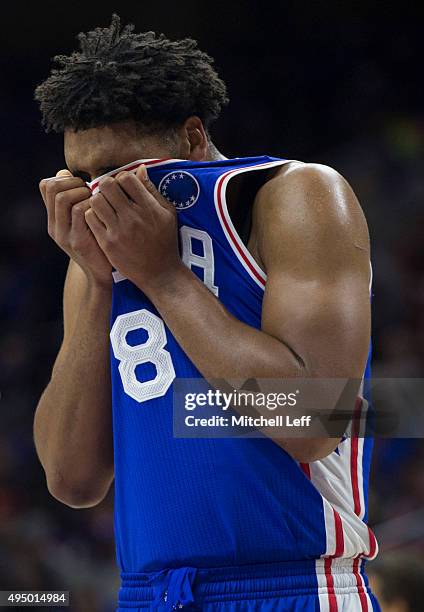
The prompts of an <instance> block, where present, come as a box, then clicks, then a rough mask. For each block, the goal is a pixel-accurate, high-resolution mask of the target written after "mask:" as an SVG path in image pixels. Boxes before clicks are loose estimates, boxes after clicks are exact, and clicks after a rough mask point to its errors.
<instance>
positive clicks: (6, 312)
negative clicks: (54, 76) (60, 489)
mask: <svg viewBox="0 0 424 612" xmlns="http://www.w3.org/2000/svg"><path fill="white" fill-rule="evenodd" d="M115 10H116V11H117V12H119V13H120V15H121V17H122V18H123V19H124V20H125V21H129V22H133V23H135V24H136V26H137V29H138V30H156V31H163V32H164V33H166V34H167V35H168V36H169V37H171V38H178V37H185V36H191V37H193V38H196V39H197V40H198V41H199V44H200V46H201V48H202V49H204V50H205V51H208V52H209V53H210V54H211V55H212V56H213V57H214V58H215V60H216V64H217V66H218V69H219V71H220V74H221V76H222V77H223V78H224V80H225V81H226V82H227V84H228V88H229V93H230V98H231V103H230V105H229V107H228V108H227V109H226V110H225V112H224V115H223V117H222V119H221V121H219V122H218V123H217V125H216V127H215V130H214V131H213V137H214V140H215V142H216V144H217V145H218V147H219V148H220V149H221V150H222V151H223V152H224V154H226V155H227V156H245V155H249V154H252V155H260V154H270V155H278V156H281V157H290V158H295V159H301V160H304V161H316V162H322V163H326V164H329V165H332V166H334V167H335V168H336V169H338V170H339V171H340V172H341V173H342V174H343V175H344V176H345V177H346V178H347V179H348V180H349V181H350V183H351V184H352V186H353V188H354V189H355V191H356V193H357V195H358V197H359V199H360V202H361V204H362V206H363V208H364V210H365V214H366V216H367V219H368V223H369V226H370V232H371V240H372V260H373V266H374V289H373V336H374V374H375V375H377V376H390V377H419V376H421V375H422V372H423V369H424V368H423V366H424V270H423V255H424V241H423V236H424V231H423V229H424V207H423V199H424V178H423V177H424V172H423V169H424V88H423V82H422V58H423V53H422V32H423V17H422V13H421V11H420V9H419V8H418V4H416V5H415V8H414V5H412V4H411V5H408V3H407V2H404V3H402V4H401V5H397V7H396V5H395V7H394V8H393V7H391V6H390V5H389V4H387V3H380V2H353V1H346V2H320V1H315V2H314V1H309V0H304V1H303V2H269V3H266V2H260V3H259V2H257V1H254V0H249V1H244V2H243V1H240V2H232V3H229V2H227V3H220V2H209V3H204V2H202V3H200V2H195V1H194V0H190V1H182V2H178V3H170V2H165V3H163V2H162V3H137V4H136V3H132V4H131V3H129V2H124V1H122V2H119V3H115V4H112V3H110V2H108V1H107V0H105V1H104V2H102V3H97V4H95V3H88V2H87V3H85V5H84V7H83V8H82V7H81V5H78V4H76V3H71V4H61V3H53V2H51V3H47V2H46V3H43V2H40V3H34V4H32V5H29V4H28V5H27V6H24V5H21V4H20V5H19V6H17V7H16V8H14V7H13V6H12V5H9V6H8V8H6V7H5V8H4V12H3V9H2V21H3V24H2V35H1V43H0V44H1V54H0V65H1V75H2V79H1V97H0V108H1V117H2V120H1V171H2V173H1V205H0V215H1V224H0V245H1V263H0V282H1V287H2V291H1V294H0V313H1V315H0V316H1V337H0V378H1V386H0V389H1V404H0V409H1V412H0V415H1V416H0V588H1V589H56V588H57V589H66V590H70V591H71V597H72V599H71V601H72V606H71V609H72V610H73V611H74V612H86V611H90V612H109V611H111V610H113V609H114V603H115V596H116V590H117V588H118V575H117V571H116V569H115V561H114V541H113V523H112V520H113V516H112V502H113V499H112V495H110V496H109V497H108V499H107V500H105V501H104V502H103V503H102V504H101V505H100V506H98V507H96V508H93V509H90V510H79V511H74V510H71V509H69V508H66V507H65V506H63V505H61V504H59V503H58V502H56V501H55V500H53V499H52V498H51V497H50V496H49V494H48V492H47V489H46V486H45V482H44V476H43V472H42V469H41V467H40V465H39V463H38V461H37V459H36V456H35V451H34V446H33V442H32V419H33V413H34V410H35V407H36V403H37V400H38V397H39V395H40V393H41V390H42V389H43V387H44V386H45V384H46V383H47V381H48V376H49V373H50V369H51V365H52V362H53V359H54V357H55V355H56V352H57V349H58V347H59V344H60V341H61V336H62V323H61V316H62V313H61V293H62V285H63V280H64V274H65V269H66V265H67V261H66V258H65V256H64V255H63V254H62V253H61V251H60V250H59V249H58V248H57V247H56V246H55V245H54V243H53V242H52V241H51V240H50V239H49V237H48V236H47V231H46V218H45V210H44V206H43V204H42V201H41V198H40V197H39V194H38V181H39V179H40V178H42V177H45V176H50V175H52V174H54V173H55V172H56V171H57V169H59V168H61V167H63V165H64V162H63V154H62V143H61V138H60V137H59V136H55V135H48V136H46V135H45V134H44V133H43V131H42V129H41V127H40V123H39V115H38V109H37V107H36V105H35V103H34V102H33V89H34V87H35V85H36V84H38V83H39V82H40V81H41V80H42V79H43V78H44V77H45V76H46V75H47V72H48V70H49V59H50V58H51V57H52V56H53V55H55V54H56V53H68V52H70V51H71V50H72V49H73V48H74V45H75V35H76V34H77V33H78V32H79V31H81V30H88V29H91V28H93V27H94V26H97V25H102V26H106V25H108V24H109V20H110V16H111V13H112V12H113V11H115ZM423 459H424V442H423V440H421V439H417V440H412V439H411V440H409V439H404V440H397V441H396V440H380V441H377V443H376V452H375V458H374V464H373V479H372V487H371V492H370V522H371V524H372V525H373V526H374V527H375V531H376V533H377V536H378V537H379V539H380V548H381V553H380V558H379V561H376V562H375V563H374V564H373V566H374V567H375V568H376V569H375V570H372V567H370V573H373V574H376V577H375V580H376V584H378V586H377V590H378V592H379V593H382V603H383V611H384V610H390V611H391V612H408V611H413V612H416V611H419V610H423V609H424V593H423V589H424V569H423V568H424V469H423V468H424V461H423Z"/></svg>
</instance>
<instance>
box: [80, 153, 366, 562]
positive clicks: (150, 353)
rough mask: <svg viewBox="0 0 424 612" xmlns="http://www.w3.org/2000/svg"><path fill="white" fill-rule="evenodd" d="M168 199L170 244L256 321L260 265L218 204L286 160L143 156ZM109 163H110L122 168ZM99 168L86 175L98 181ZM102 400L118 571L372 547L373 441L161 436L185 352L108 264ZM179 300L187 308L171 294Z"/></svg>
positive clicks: (230, 305)
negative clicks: (108, 395) (289, 445)
mask: <svg viewBox="0 0 424 612" xmlns="http://www.w3.org/2000/svg"><path fill="white" fill-rule="evenodd" d="M140 163H144V164H145V166H146V168H147V170H148V174H149V177H150V179H151V180H152V182H153V183H154V184H155V185H156V187H157V188H158V190H159V191H160V193H161V194H162V195H164V196H165V197H166V198H168V200H169V201H171V202H172V203H173V204H174V206H175V207H176V209H177V215H178V227H179V233H180V245H181V257H182V259H183V261H184V263H185V264H186V265H187V266H188V267H189V268H191V269H192V271H193V272H194V273H195V274H196V275H198V276H199V278H200V279H201V280H202V281H203V282H204V283H205V284H206V286H207V287H208V288H209V289H210V291H211V292H212V293H213V294H214V295H215V296H216V297H217V298H218V299H219V300H220V301H221V302H222V303H223V305H224V306H225V307H226V308H227V309H228V310H229V311H230V312H231V313H232V314H233V315H234V316H235V317H237V318H238V319H239V320H241V321H243V322H244V323H246V324H247V325H250V326H252V327H255V328H260V324H261V309H262V300H263V293H264V287H265V283H266V275H265V273H264V271H263V270H261V269H260V267H259V266H258V264H257V263H256V261H255V260H254V259H253V257H252V256H251V254H250V253H249V251H248V250H247V248H246V246H245V245H244V244H243V242H242V240H241V239H240V237H239V235H238V234H237V232H236V229H235V227H234V225H233V222H232V220H231V218H230V216H229V213H228V208H227V202H226V190H227V185H228V183H229V182H230V181H231V179H232V178H233V177H235V176H237V175H238V174H240V173H246V172H255V171H258V170H264V169H266V168H273V167H276V166H281V165H283V164H285V163H287V160H282V159H276V158H270V157H251V158H236V159H230V160H220V161H213V162H192V161H182V160H172V159H171V160H143V162H142V161H138V162H134V164H129V165H128V166H126V167H124V168H123V169H126V170H133V169H134V170H135V169H136V168H137V167H138V166H139V165H140ZM119 170H122V168H120V169H119ZM98 182H99V179H96V180H95V181H93V182H92V183H90V184H89V186H90V188H91V189H92V190H93V191H96V188H97V185H98ZM113 277H114V284H113V305H112V319H111V334H110V338H111V368H112V369H111V372H112V393H113V399H112V409H113V434H114V449H115V534H116V546H117V557H118V562H119V565H120V568H121V571H122V572H126V573H128V572H143V571H154V570H160V569H162V568H164V567H178V566H182V565H184V566H195V567H200V568H201V567H222V566H234V565H245V564H260V563H272V562H278V561H292V560H293V561H295V560H305V561H310V563H311V564H312V565H313V564H314V563H316V562H317V560H320V559H322V558H323V557H324V558H333V557H344V558H349V559H352V565H354V564H355V563H357V562H358V559H359V558H360V557H363V558H365V557H368V558H371V557H374V556H375V554H376V548H377V546H376V542H375V539H374V536H373V534H372V532H370V530H369V528H368V527H367V525H366V518H367V509H366V507H367V488H368V473H369V464H370V455H371V445H372V441H371V440H370V439H363V438H362V439H355V438H346V439H345V440H343V442H341V443H340V444H339V446H338V448H337V449H336V451H334V452H333V453H331V455H329V456H328V457H326V458H325V459H322V460H320V461H316V462H314V463H312V464H310V465H299V464H298V463H297V462H296V461H295V460H294V459H292V457H290V456H289V455H288V454H287V453H286V452H285V451H284V450H282V449H281V448H280V447H279V446H277V445H276V444H275V443H274V442H272V441H271V440H269V439H266V438H226V439H223V438H210V439H204V438H203V439H194V438H190V439H183V438H176V437H174V436H173V414H172V411H173V395H172V394H173V389H172V383H173V381H174V380H175V379H176V378H179V377H181V378H199V377H200V376H201V375H200V373H199V371H198V370H197V369H196V367H195V365H194V364H193V363H192V362H191V361H190V359H189V358H188V357H187V356H186V354H185V353H184V352H183V350H182V349H181V348H180V346H179V345H178V343H177V342H176V340H175V338H174V337H173V335H172V334H171V332H170V331H169V329H168V328H167V326H166V325H165V323H164V321H163V320H162V319H161V317H160V316H159V313H158V312H157V310H156V309H155V307H154V306H153V304H152V303H151V302H150V301H149V300H148V299H147V297H146V296H145V295H144V294H143V293H142V292H141V291H140V290H139V289H138V288H137V287H136V286H135V285H134V284H132V283H131V282H130V281H129V280H127V279H125V278H124V277H122V276H121V275H120V274H119V272H117V271H115V272H114V273H113ZM181 308H182V309H184V308H190V304H189V303H182V304H181Z"/></svg>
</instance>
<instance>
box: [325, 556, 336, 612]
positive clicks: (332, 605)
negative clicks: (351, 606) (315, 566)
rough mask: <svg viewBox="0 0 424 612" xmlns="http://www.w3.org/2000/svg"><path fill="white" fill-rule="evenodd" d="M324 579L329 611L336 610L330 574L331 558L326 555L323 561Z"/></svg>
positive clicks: (334, 611) (332, 580)
mask: <svg viewBox="0 0 424 612" xmlns="http://www.w3.org/2000/svg"><path fill="white" fill-rule="evenodd" d="M324 572H325V580H326V582H327V592H328V609H329V612H338V609H339V607H338V605H337V598H336V595H335V593H334V578H333V576H332V574H331V559H330V557H328V558H327V559H325V561H324Z"/></svg>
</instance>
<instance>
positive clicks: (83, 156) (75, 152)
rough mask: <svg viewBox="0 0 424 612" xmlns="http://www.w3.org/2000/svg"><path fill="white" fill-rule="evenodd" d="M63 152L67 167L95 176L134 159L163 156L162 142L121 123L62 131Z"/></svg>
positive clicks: (164, 154) (133, 125) (133, 126)
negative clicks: (106, 169)
mask: <svg viewBox="0 0 424 612" xmlns="http://www.w3.org/2000/svg"><path fill="white" fill-rule="evenodd" d="M64 152H65V159H66V164H67V166H68V168H69V169H70V170H71V171H72V170H79V171H83V172H86V173H87V174H89V175H91V176H98V174H99V171H100V170H102V169H104V168H118V167H120V166H123V165H125V164H128V163H130V162H131V161H133V160H135V159H141V158H149V157H157V156H159V157H160V156H166V150H165V148H164V142H163V139H161V138H159V137H157V136H156V137H155V136H152V135H149V136H143V135H142V134H140V132H139V131H138V130H137V129H136V126H135V124H131V123H127V122H123V123H116V124H111V125H107V126H102V127H96V128H90V129H88V130H81V131H77V132H75V131H72V130H66V131H65V135H64Z"/></svg>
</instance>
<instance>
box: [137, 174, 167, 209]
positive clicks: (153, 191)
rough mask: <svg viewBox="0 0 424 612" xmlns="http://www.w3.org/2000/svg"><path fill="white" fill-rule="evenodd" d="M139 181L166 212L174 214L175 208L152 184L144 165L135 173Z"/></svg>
mask: <svg viewBox="0 0 424 612" xmlns="http://www.w3.org/2000/svg"><path fill="white" fill-rule="evenodd" d="M135 175H136V177H137V178H138V180H139V181H140V182H141V183H142V185H144V187H145V188H146V189H147V191H148V192H149V193H150V194H151V195H152V196H153V197H154V198H155V199H156V200H157V202H159V204H160V205H161V206H162V207H163V208H165V209H166V210H171V211H172V212H174V210H175V209H174V207H173V206H172V204H171V203H170V202H168V200H167V199H166V198H165V197H164V196H163V195H162V194H161V193H159V191H158V190H157V189H156V186H155V185H154V184H153V183H152V181H151V180H150V178H149V175H148V174H147V169H146V166H144V165H143V164H142V165H141V166H139V167H138V168H137V172H136V173H135Z"/></svg>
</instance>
